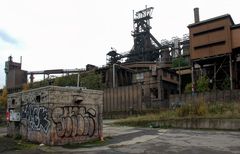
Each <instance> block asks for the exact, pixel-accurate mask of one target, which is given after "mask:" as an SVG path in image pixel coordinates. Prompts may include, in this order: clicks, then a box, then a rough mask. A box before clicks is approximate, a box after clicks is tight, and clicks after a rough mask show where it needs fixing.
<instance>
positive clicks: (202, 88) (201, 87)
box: [196, 76, 209, 92]
mask: <svg viewBox="0 0 240 154" xmlns="http://www.w3.org/2000/svg"><path fill="white" fill-rule="evenodd" d="M196 91H197V92H206V91H209V87H208V77H207V76H201V77H200V78H199V79H198V80H197V83H196Z"/></svg>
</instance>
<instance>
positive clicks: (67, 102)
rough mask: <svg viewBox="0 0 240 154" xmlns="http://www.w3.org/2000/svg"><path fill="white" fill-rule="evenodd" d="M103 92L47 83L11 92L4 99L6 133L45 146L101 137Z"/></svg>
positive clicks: (80, 141)
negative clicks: (5, 106) (5, 105)
mask: <svg viewBox="0 0 240 154" xmlns="http://www.w3.org/2000/svg"><path fill="white" fill-rule="evenodd" d="M102 96H103V92H102V91H98V90H89V89H82V88H76V87H57V86H47V87H43V88H37V89H33V90H29V91H25V92H19V93H13V94H10V95H9V96H8V102H7V119H8V127H7V134H8V135H9V136H16V135H21V137H22V138H23V139H26V140H29V141H32V142H38V143H44V144H47V145H63V144H67V143H82V142H86V141H88V140H90V139H91V140H92V139H97V138H100V137H102V125H103V123H102V110H103V103H102V102H103V97H102Z"/></svg>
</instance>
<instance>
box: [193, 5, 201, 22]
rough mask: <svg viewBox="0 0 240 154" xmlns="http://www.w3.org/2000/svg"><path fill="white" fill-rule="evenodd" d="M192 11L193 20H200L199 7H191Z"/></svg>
mask: <svg viewBox="0 0 240 154" xmlns="http://www.w3.org/2000/svg"><path fill="white" fill-rule="evenodd" d="M193 11H194V22H195V23H198V22H199V21H200V17H199V8H198V7H196V8H194V9H193Z"/></svg>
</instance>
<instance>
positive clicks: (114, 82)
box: [113, 64, 116, 88]
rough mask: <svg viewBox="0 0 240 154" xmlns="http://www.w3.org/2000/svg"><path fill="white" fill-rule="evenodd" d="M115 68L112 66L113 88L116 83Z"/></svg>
mask: <svg viewBox="0 0 240 154" xmlns="http://www.w3.org/2000/svg"><path fill="white" fill-rule="evenodd" d="M115 66H116V64H113V88H115V87H116V81H115Z"/></svg>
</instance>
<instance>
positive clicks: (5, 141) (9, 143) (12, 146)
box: [0, 136, 38, 153]
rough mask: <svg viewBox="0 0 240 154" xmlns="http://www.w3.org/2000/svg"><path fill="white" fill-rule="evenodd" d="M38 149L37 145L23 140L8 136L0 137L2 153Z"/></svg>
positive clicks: (0, 151)
mask: <svg viewBox="0 0 240 154" xmlns="http://www.w3.org/2000/svg"><path fill="white" fill-rule="evenodd" d="M37 147H38V145H37V144H33V143H30V142H27V141H24V140H21V139H13V138H11V137H6V136H2V137H0V153H4V152H7V151H16V150H18V151H19V150H31V149H36V148H37Z"/></svg>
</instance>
